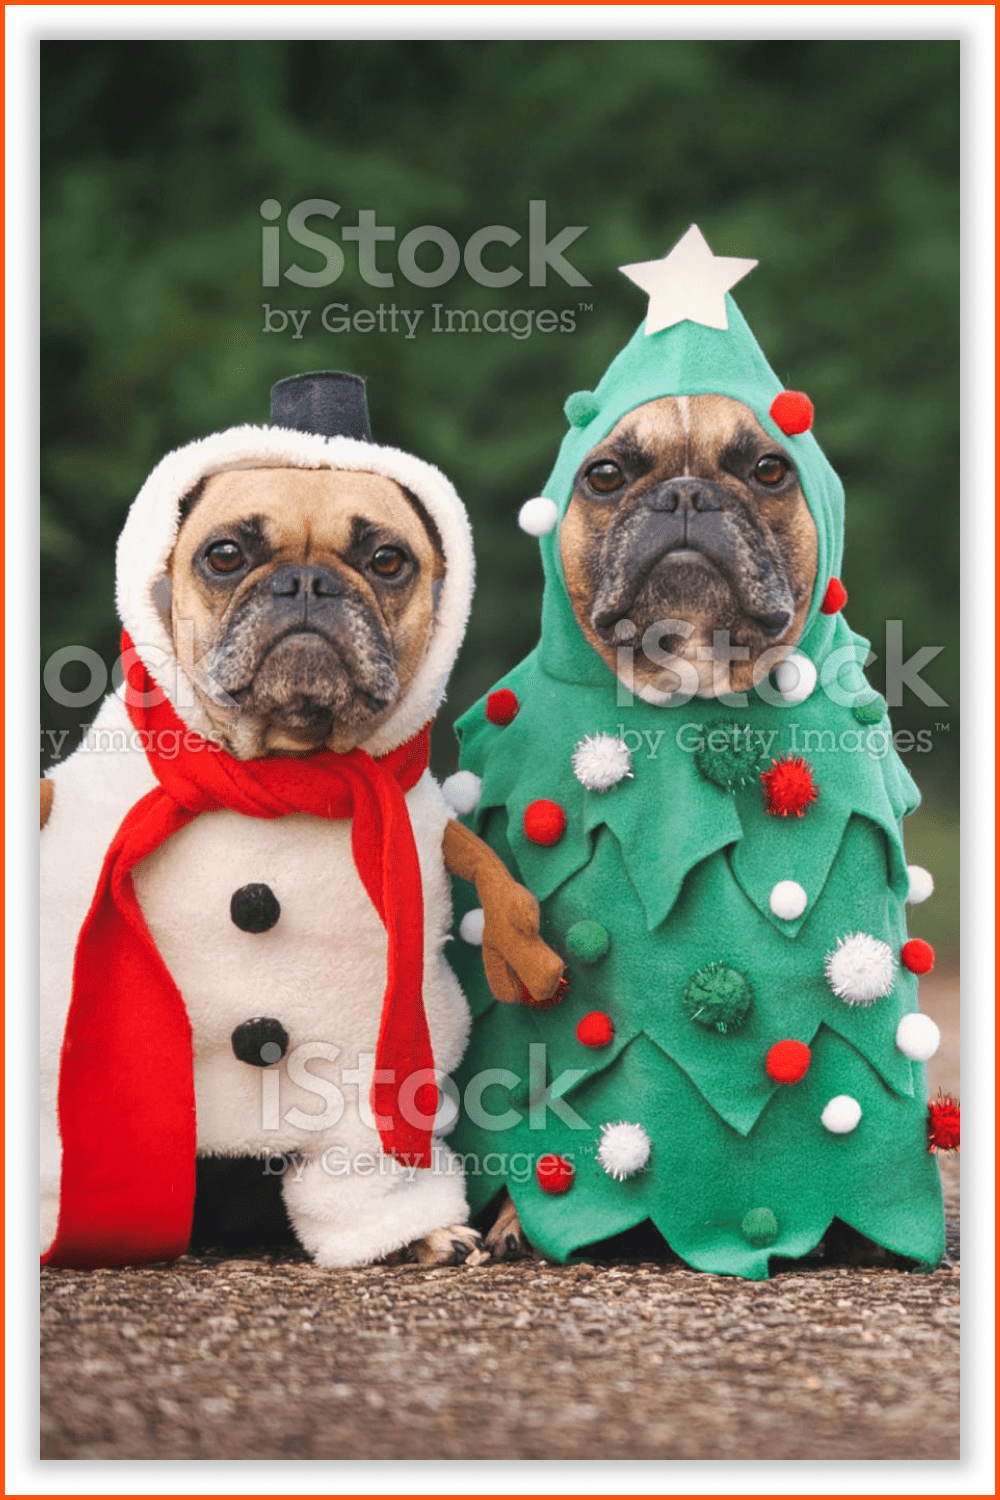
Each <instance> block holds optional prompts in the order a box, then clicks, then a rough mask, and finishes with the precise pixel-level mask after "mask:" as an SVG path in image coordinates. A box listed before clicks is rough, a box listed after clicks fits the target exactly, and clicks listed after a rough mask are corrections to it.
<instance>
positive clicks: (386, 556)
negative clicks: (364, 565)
mask: <svg viewBox="0 0 1000 1500" xmlns="http://www.w3.org/2000/svg"><path fill="white" fill-rule="evenodd" d="M408 562H409V558H408V557H407V555H406V553H405V552H404V551H403V549H402V548H401V547H379V548H378V550H377V551H376V552H375V554H374V556H373V557H372V560H371V562H370V563H369V565H368V566H369V567H370V568H371V570H372V572H373V573H377V574H378V576H379V578H398V577H399V575H400V573H402V571H403V569H404V568H405V567H406V564H407V563H408Z"/></svg>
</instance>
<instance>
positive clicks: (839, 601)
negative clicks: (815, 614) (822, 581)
mask: <svg viewBox="0 0 1000 1500" xmlns="http://www.w3.org/2000/svg"><path fill="white" fill-rule="evenodd" d="M846 603H847V590H846V589H845V588H844V585H843V584H842V583H841V581H840V579H839V578H831V579H830V582H829V583H828V584H827V586H826V593H825V594H824V595H823V603H822V604H821V605H820V611H821V612H822V613H823V614H824V615H835V614H837V613H838V612H839V611H840V610H842V609H843V607H844V605H845V604H846Z"/></svg>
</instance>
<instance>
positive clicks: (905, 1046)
mask: <svg viewBox="0 0 1000 1500" xmlns="http://www.w3.org/2000/svg"><path fill="white" fill-rule="evenodd" d="M940 1045H941V1032H940V1031H939V1029H938V1027H937V1026H936V1025H935V1024H934V1022H933V1021H932V1020H931V1018H930V1016H925V1015H922V1014H921V1012H920V1011H919V1010H915V1011H911V1013H910V1014H909V1015H908V1016H904V1017H903V1019H902V1020H901V1021H900V1023H899V1025H898V1026H897V1027H896V1046H897V1047H898V1048H899V1050H900V1052H902V1054H903V1056H904V1057H908V1058H909V1059H910V1060H911V1062H928V1061H929V1060H930V1059H931V1058H932V1057H933V1056H934V1054H935V1052H936V1051H937V1049H938V1048H939V1047H940Z"/></svg>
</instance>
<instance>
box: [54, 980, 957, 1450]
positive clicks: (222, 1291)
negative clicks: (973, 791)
mask: <svg viewBox="0 0 1000 1500" xmlns="http://www.w3.org/2000/svg"><path fill="white" fill-rule="evenodd" d="M923 1003H924V1007H925V1009H927V1010H928V1011H930V1012H931V1013H932V1014H933V1015H934V1016H935V1018H936V1019H937V1020H938V1023H939V1024H940V1025H941V1026H942V1029H943V1030H944V1032H945V1045H944V1046H943V1047H942V1051H941V1053H940V1054H939V1061H938V1063H937V1066H936V1068H935V1070H934V1073H933V1074H932V1085H933V1086H934V1087H937V1086H939V1085H941V1086H944V1087H948V1088H951V1089H953V1090H956V1091H957V1088H958V1072H957V1069H958V1052H957V1011H958V1007H957V988H956V987H955V986H954V984H953V982H948V980H947V979H946V978H945V977H944V976H943V977H942V980H941V981H939V982H938V983H937V985H935V986H931V985H928V987H927V991H926V993H925V995H924V1000H923ZM942 1172H943V1176H944V1181H945V1190H946V1201H947V1211H948V1257H947V1260H946V1261H945V1262H944V1263H943V1264H942V1266H941V1267H939V1268H938V1269H937V1270H936V1271H935V1272H933V1273H932V1274H929V1275H928V1274H922V1273H916V1272H906V1271H897V1270H885V1269H875V1268H870V1267H869V1268H866V1267H845V1266H840V1267H832V1266H825V1265H824V1264H823V1262H822V1261H821V1260H819V1259H817V1261H816V1263H815V1266H814V1267H813V1268H809V1269H806V1268H803V1267H797V1268H796V1269H794V1270H790V1271H786V1272H782V1273H780V1274H778V1275H776V1276H774V1277H773V1278H772V1279H771V1280H770V1281H768V1282H746V1281H740V1280H736V1279H733V1278H729V1277H717V1276H707V1275H701V1274H698V1273H695V1272H692V1271H689V1270H687V1269H686V1268H685V1267H683V1266H682V1265H680V1264H679V1263H677V1262H659V1263H655V1262H650V1261H641V1262H631V1261H630V1262H624V1263H617V1264H600V1265H593V1266H590V1265H588V1266H574V1267H557V1266H551V1265H547V1264H545V1263H543V1262H537V1261H522V1262H520V1263H517V1264H514V1265H509V1266H508V1265H479V1266H468V1265H467V1266H463V1267H456V1268H454V1269H452V1268H449V1269H435V1270H429V1269H424V1268H421V1267H416V1266H398V1267H392V1268H379V1267H372V1268H366V1269H364V1270H357V1271H336V1272H334V1271H323V1270H319V1269H318V1268H317V1267H315V1266H313V1265H311V1264H310V1263H308V1262H307V1261H305V1260H304V1259H303V1258H302V1257H300V1256H299V1255H298V1253H297V1252H295V1251H281V1252H272V1253H258V1254H256V1255H255V1254H253V1253H247V1254H241V1255H238V1256H236V1255H230V1256H224V1255H220V1254H203V1255H197V1256H191V1255H189V1256H185V1257H184V1258H183V1259H182V1260H181V1261H178V1262H177V1263H176V1264H175V1265H173V1266H170V1267H167V1268H162V1269H160V1268H146V1269H130V1270H125V1271H96V1272H71V1271H54V1270H46V1271H45V1272H43V1275H42V1320H41V1326H42V1382H41V1389H42V1426H41V1431H42V1440H41V1456H42V1457H43V1458H69V1459H80V1458H89V1459H108V1458H114V1459H122V1458H139V1459H174V1458H208V1459H246V1458H254V1459H264V1458H267V1459H287V1458H318V1459H324V1458H325V1459H330V1458H352V1459H356V1458H368V1459H387V1458H401V1459H421V1458H423V1459H441V1458H486V1459H490V1458H492V1459H509V1458H564V1459H580V1458H603V1459H618V1458H689V1459H712V1458H722V1459H828V1458H830V1459H838V1458H849V1459H865V1458H877V1459H922V1458H936V1459H956V1458H958V1456H959V1451H958V1411H959V1408H958V1381H959V1365H958V1317H959V1282H960V1277H959V1244H958V1190H959V1167H958V1161H957V1159H955V1158H947V1159H944V1160H943V1161H942Z"/></svg>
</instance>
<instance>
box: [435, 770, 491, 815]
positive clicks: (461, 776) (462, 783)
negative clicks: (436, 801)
mask: <svg viewBox="0 0 1000 1500" xmlns="http://www.w3.org/2000/svg"><path fill="white" fill-rule="evenodd" d="M482 785H483V783H482V781H481V780H480V778H479V777H478V776H477V775H476V773H475V771H456V772H455V773H454V775H452V776H446V777H445V779H444V781H442V783H441V790H442V792H444V795H445V800H446V801H447V802H448V803H449V804H450V805H451V806H452V807H453V808H454V809H455V811H456V812H457V813H459V814H461V815H464V814H466V813H470V812H473V811H474V810H475V806H476V803H477V802H478V801H479V792H480V789H481V788H482Z"/></svg>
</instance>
